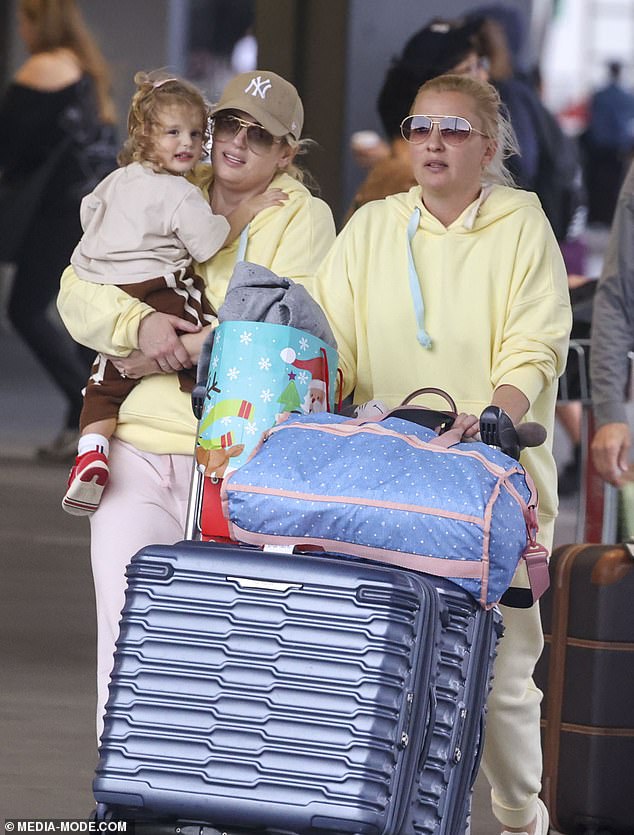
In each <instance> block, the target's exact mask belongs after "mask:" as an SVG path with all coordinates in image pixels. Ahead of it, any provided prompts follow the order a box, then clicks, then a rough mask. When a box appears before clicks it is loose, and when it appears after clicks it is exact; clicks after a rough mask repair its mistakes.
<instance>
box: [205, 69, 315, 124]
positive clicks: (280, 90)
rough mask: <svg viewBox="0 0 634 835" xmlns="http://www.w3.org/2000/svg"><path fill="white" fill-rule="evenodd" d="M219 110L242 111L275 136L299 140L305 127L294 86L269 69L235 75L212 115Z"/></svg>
mask: <svg viewBox="0 0 634 835" xmlns="http://www.w3.org/2000/svg"><path fill="white" fill-rule="evenodd" d="M220 110H243V111H244V112H245V113H248V114H249V116H251V117H252V118H253V119H255V120H256V121H257V122H259V123H260V124H261V125H262V127H263V128H266V130H268V132H269V133H271V134H272V135H273V136H286V135H287V134H290V135H291V136H292V137H293V139H296V140H299V138H300V136H301V135H302V127H303V125H304V107H303V105H302V101H301V99H300V97H299V93H298V92H297V90H296V89H295V87H293V85H292V84H291V83H290V82H288V81H286V80H285V79H283V78H282V77H281V76H279V75H276V73H274V72H268V71H266V70H252V71H251V72H244V73H241V74H240V75H236V76H235V78H232V79H231V81H229V82H228V84H227V85H226V87H225V89H224V90H223V91H222V97H221V99H220V101H219V102H218V104H215V105H214V106H213V107H212V108H211V115H212V116H213V115H214V114H215V113H218V111H220Z"/></svg>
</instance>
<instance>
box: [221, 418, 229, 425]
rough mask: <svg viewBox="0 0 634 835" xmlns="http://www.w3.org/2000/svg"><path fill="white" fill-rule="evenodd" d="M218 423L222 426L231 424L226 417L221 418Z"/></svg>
mask: <svg viewBox="0 0 634 835" xmlns="http://www.w3.org/2000/svg"><path fill="white" fill-rule="evenodd" d="M220 423H222V425H223V426H226V425H227V424H228V423H231V418H230V417H228V416H226V417H223V418H222V419H221V421H220Z"/></svg>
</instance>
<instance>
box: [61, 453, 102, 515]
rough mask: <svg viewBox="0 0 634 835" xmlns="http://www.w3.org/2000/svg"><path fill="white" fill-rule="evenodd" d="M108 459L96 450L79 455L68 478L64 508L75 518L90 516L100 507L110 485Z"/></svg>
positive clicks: (63, 501) (63, 502) (63, 500)
mask: <svg viewBox="0 0 634 835" xmlns="http://www.w3.org/2000/svg"><path fill="white" fill-rule="evenodd" d="M109 475H110V469H109V468H108V459H107V458H106V456H105V455H104V454H103V452H97V450H96V449H94V450H91V451H90V452H85V453H84V454H83V455H78V456H77V458H76V459H75V464H74V466H73V468H72V470H71V471H70V475H69V477H68V490H67V491H66V495H65V496H64V498H63V499H62V508H63V509H64V510H65V511H66V513H71V514H72V515H73V516H90V514H91V513H94V512H95V510H97V508H98V507H99V502H100V500H101V494H102V493H103V491H104V487H105V486H106V484H107V483H108V476H109Z"/></svg>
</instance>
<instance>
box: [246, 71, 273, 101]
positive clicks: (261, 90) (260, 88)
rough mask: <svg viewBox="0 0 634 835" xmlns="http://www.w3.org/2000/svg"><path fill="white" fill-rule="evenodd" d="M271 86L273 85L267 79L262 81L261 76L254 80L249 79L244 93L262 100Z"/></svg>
mask: <svg viewBox="0 0 634 835" xmlns="http://www.w3.org/2000/svg"><path fill="white" fill-rule="evenodd" d="M272 86H273V85H272V84H271V82H270V81H269V79H268V78H266V79H264V81H262V76H260V75H258V76H257V77H256V78H252V79H251V81H250V82H249V85H248V86H247V87H245V88H244V92H245V93H251V95H252V96H259V97H260V98H261V99H264V98H266V94H267V93H268V91H269V90H270V89H271V87H272Z"/></svg>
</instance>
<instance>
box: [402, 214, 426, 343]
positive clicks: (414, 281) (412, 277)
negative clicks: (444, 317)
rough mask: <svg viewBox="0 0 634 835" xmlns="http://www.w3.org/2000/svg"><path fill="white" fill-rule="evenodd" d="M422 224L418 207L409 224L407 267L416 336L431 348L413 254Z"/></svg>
mask: <svg viewBox="0 0 634 835" xmlns="http://www.w3.org/2000/svg"><path fill="white" fill-rule="evenodd" d="M419 224H420V209H419V208H418V207H416V208H415V209H414V211H413V212H412V216H411V217H410V219H409V223H408V224H407V269H408V273H409V286H410V290H411V293H412V301H413V303H414V313H415V314H416V325H417V328H418V330H417V333H416V338H417V339H418V341H419V342H420V344H421V345H422V346H423V348H431V339H430V337H429V334H428V333H427V331H426V330H425V304H424V302H423V294H422V292H421V289H420V279H419V277H418V273H417V272H416V265H415V264H414V256H413V254H412V238H413V237H414V235H415V234H416V230H417V229H418V226H419Z"/></svg>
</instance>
